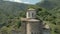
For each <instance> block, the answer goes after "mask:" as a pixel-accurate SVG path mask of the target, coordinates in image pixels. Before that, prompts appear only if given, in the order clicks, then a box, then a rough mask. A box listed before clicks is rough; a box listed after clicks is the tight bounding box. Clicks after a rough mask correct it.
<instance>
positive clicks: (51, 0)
mask: <svg viewBox="0 0 60 34" xmlns="http://www.w3.org/2000/svg"><path fill="white" fill-rule="evenodd" d="M59 3H60V0H44V1H42V2H39V3H37V4H36V5H38V6H40V7H43V8H45V9H53V8H55V7H57V6H60V4H59Z"/></svg>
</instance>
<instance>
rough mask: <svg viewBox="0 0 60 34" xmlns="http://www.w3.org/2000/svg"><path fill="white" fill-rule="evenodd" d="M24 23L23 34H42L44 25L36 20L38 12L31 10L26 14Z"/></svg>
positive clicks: (23, 19) (22, 19)
mask: <svg viewBox="0 0 60 34" xmlns="http://www.w3.org/2000/svg"><path fill="white" fill-rule="evenodd" d="M21 21H22V23H24V24H25V25H24V31H23V34H42V23H41V21H40V20H38V19H36V10H35V9H33V8H30V9H28V10H27V12H26V18H21Z"/></svg>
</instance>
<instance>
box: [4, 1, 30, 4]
mask: <svg viewBox="0 0 60 34" xmlns="http://www.w3.org/2000/svg"><path fill="white" fill-rule="evenodd" d="M4 1H12V2H18V3H26V4H29V2H23V1H22V0H4Z"/></svg>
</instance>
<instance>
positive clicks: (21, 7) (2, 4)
mask: <svg viewBox="0 0 60 34" xmlns="http://www.w3.org/2000/svg"><path fill="white" fill-rule="evenodd" d="M27 7H28V4H24V3H16V2H10V1H1V0H0V12H1V13H3V14H7V15H9V14H11V15H16V16H17V15H18V14H19V12H20V11H26V9H27Z"/></svg>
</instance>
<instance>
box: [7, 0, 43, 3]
mask: <svg viewBox="0 0 60 34" xmlns="http://www.w3.org/2000/svg"><path fill="white" fill-rule="evenodd" d="M7 1H13V2H19V3H27V4H35V3H37V2H40V1H42V0H7Z"/></svg>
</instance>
